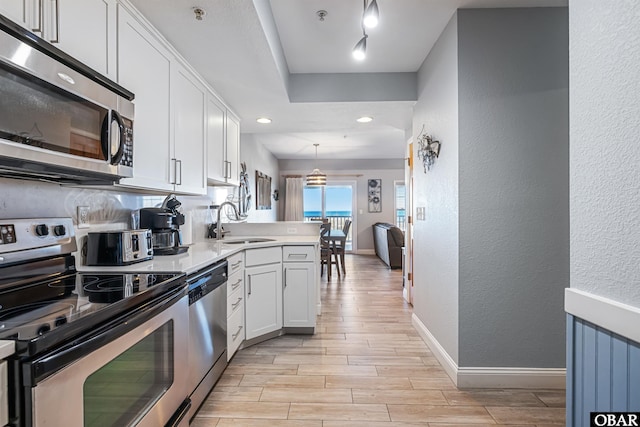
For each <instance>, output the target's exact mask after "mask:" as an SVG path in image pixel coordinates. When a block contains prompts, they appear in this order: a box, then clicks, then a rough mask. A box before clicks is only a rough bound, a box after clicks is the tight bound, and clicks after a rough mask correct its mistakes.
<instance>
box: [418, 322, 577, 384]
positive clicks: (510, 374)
mask: <svg viewBox="0 0 640 427" xmlns="http://www.w3.org/2000/svg"><path fill="white" fill-rule="evenodd" d="M411 320H412V324H413V326H414V328H416V330H417V331H418V334H419V335H420V337H421V338H422V339H423V341H424V342H425V343H426V344H427V346H429V348H430V349H431V352H432V353H433V355H434V356H435V357H436V359H438V361H439V362H440V364H441V365H442V367H443V369H444V370H445V372H446V373H447V375H449V377H450V378H451V380H452V381H453V383H454V384H455V385H456V386H457V387H458V388H525V389H527V388H528V389H533V388H535V389H541V388H545V389H564V388H565V386H566V369H564V368H561V369H560V368H484V367H477V368H460V367H458V364H457V363H456V362H455V361H454V360H453V359H452V358H451V356H450V355H449V353H447V351H446V350H445V349H444V347H442V345H440V343H439V342H438V340H437V339H436V338H435V337H434V336H433V334H432V333H431V332H430V331H429V329H427V327H426V326H425V325H424V323H422V321H421V320H420V319H419V318H418V316H416V315H415V313H414V314H413V316H412V318H411Z"/></svg>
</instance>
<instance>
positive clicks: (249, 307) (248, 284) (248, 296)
mask: <svg viewBox="0 0 640 427" xmlns="http://www.w3.org/2000/svg"><path fill="white" fill-rule="evenodd" d="M275 259H277V260H278V262H272V261H274V260H275ZM281 260H282V248H281V247H270V248H260V249H248V250H247V251H246V252H245V266H246V269H245V337H246V339H248V340H249V339H252V338H256V337H259V336H261V335H265V334H267V333H269V332H273V331H277V330H279V329H282V261H281ZM261 263H268V264H263V265H260V264H261Z"/></svg>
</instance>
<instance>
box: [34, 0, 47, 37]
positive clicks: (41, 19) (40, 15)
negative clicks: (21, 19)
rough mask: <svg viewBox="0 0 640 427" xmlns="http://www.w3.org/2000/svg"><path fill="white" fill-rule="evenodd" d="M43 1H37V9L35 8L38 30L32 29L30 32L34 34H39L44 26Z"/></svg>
mask: <svg viewBox="0 0 640 427" xmlns="http://www.w3.org/2000/svg"><path fill="white" fill-rule="evenodd" d="M43 3H44V0H38V7H37V8H36V9H37V10H38V28H32V29H31V31H33V32H34V33H41V32H42V27H43V26H44V13H43V12H44V5H43Z"/></svg>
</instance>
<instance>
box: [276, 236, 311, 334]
mask: <svg viewBox="0 0 640 427" xmlns="http://www.w3.org/2000/svg"><path fill="white" fill-rule="evenodd" d="M283 261H285V262H284V263H283V264H282V267H283V282H284V283H283V303H284V319H283V325H284V327H290V328H294V327H305V328H314V327H315V325H316V264H317V263H316V262H315V261H316V257H315V247H314V246H285V247H284V251H283Z"/></svg>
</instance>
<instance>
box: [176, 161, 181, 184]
mask: <svg viewBox="0 0 640 427" xmlns="http://www.w3.org/2000/svg"><path fill="white" fill-rule="evenodd" d="M178 165H180V175H178ZM178 176H180V182H178V183H176V185H182V160H178V159H176V180H177V179H178Z"/></svg>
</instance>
